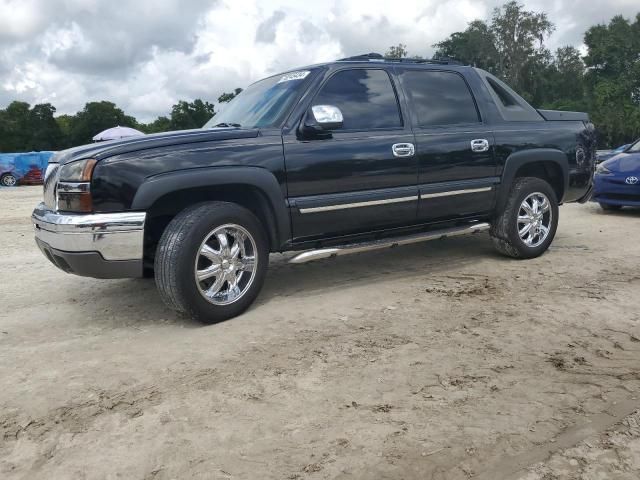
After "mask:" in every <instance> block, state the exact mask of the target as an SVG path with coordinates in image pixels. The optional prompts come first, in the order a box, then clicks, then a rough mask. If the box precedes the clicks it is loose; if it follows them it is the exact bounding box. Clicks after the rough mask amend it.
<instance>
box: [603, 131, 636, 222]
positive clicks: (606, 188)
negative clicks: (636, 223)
mask: <svg viewBox="0 0 640 480" xmlns="http://www.w3.org/2000/svg"><path fill="white" fill-rule="evenodd" d="M594 181H595V185H594V190H593V197H592V200H593V201H594V202H598V203H599V204H600V206H601V207H602V208H603V209H604V210H619V209H620V208H622V207H624V206H634V207H640V140H638V141H637V142H636V143H634V144H632V145H631V146H630V147H627V149H626V150H624V151H623V152H622V153H619V154H617V155H615V156H614V157H611V158H610V159H609V160H606V161H604V162H602V163H601V164H600V165H598V167H597V168H596V174H595V176H594Z"/></svg>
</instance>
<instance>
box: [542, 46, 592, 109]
mask: <svg viewBox="0 0 640 480" xmlns="http://www.w3.org/2000/svg"><path fill="white" fill-rule="evenodd" d="M584 75H585V65H584V62H583V61H582V56H581V54H580V52H579V51H578V49H577V48H575V47H572V46H566V47H560V48H558V49H557V50H556V53H555V55H554V57H553V61H552V64H551V66H550V67H549V68H548V69H547V71H546V72H544V92H545V94H544V101H543V102H542V103H541V105H542V106H543V107H544V108H549V109H552V110H579V111H584V110H587V109H588V108H589V105H588V103H587V101H586V97H585V85H584Z"/></svg>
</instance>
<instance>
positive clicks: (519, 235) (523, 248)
mask: <svg viewBox="0 0 640 480" xmlns="http://www.w3.org/2000/svg"><path fill="white" fill-rule="evenodd" d="M557 227H558V200H557V199H556V194H555V192H554V190H553V188H552V187H551V185H549V184H548V183H547V182H545V181H544V180H542V179H540V178H535V177H523V178H517V179H516V181H515V182H514V184H513V186H512V187H511V191H510V192H509V197H508V198H507V201H506V204H505V207H504V210H503V211H502V212H501V213H500V214H499V215H497V216H496V218H495V220H494V222H493V223H492V225H491V238H492V240H493V243H494V246H495V247H496V249H497V250H498V251H499V252H500V253H502V254H503V255H507V256H509V257H513V258H534V257H537V256H539V255H542V254H543V253H544V252H545V251H546V250H547V248H549V245H550V244H551V242H552V241H553V238H554V236H555V234H556V229H557Z"/></svg>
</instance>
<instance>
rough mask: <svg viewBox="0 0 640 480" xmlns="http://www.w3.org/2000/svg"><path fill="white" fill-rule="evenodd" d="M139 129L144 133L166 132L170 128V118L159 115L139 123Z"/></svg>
mask: <svg viewBox="0 0 640 480" xmlns="http://www.w3.org/2000/svg"><path fill="white" fill-rule="evenodd" d="M140 129H141V130H142V131H143V132H144V133H160V132H168V131H169V130H171V120H169V117H165V116H160V117H158V118H156V119H155V120H154V121H153V122H151V123H147V124H141V125H140Z"/></svg>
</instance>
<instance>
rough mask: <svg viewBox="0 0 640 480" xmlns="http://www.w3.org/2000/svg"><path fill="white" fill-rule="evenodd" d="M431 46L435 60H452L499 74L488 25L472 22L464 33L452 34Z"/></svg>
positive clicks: (477, 21) (491, 34) (497, 59)
mask: <svg viewBox="0 0 640 480" xmlns="http://www.w3.org/2000/svg"><path fill="white" fill-rule="evenodd" d="M433 46H434V47H435V49H436V52H435V54H434V58H435V59H443V58H453V59H456V60H459V61H461V62H463V63H467V64H469V65H473V66H474V67H478V68H482V69H484V70H487V71H488V72H491V73H493V74H499V72H498V64H499V55H498V50H497V49H496V45H495V37H494V35H493V32H492V31H491V28H490V27H489V25H487V24H486V23H485V22H483V21H482V20H474V21H473V22H471V23H469V26H468V27H467V29H466V30H465V31H464V32H455V33H452V34H451V35H450V36H449V38H447V39H445V40H443V41H442V42H439V43H436V44H435V45H433Z"/></svg>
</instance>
